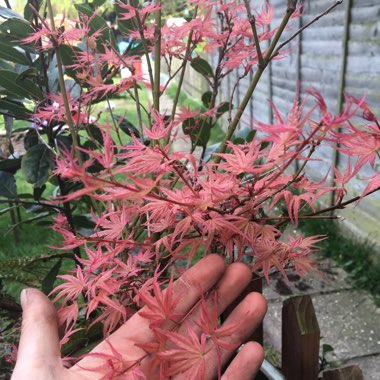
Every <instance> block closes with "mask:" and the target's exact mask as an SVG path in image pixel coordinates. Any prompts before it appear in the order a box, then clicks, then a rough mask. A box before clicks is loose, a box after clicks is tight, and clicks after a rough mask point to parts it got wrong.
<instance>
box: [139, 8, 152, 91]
mask: <svg viewBox="0 0 380 380" xmlns="http://www.w3.org/2000/svg"><path fill="white" fill-rule="evenodd" d="M135 12H136V16H135V17H134V18H135V20H136V22H137V27H138V31H139V34H140V38H141V44H142V46H143V49H144V54H145V58H146V63H147V65H148V73H149V79H150V83H151V85H152V89H153V87H154V85H153V84H154V79H153V69H152V63H151V61H150V57H149V50H148V44H147V42H146V38H145V35H144V27H143V25H142V22H141V19H140V13H139V11H138V9H137V8H135Z"/></svg>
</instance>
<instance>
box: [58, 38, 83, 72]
mask: <svg viewBox="0 0 380 380" xmlns="http://www.w3.org/2000/svg"><path fill="white" fill-rule="evenodd" d="M59 51H60V53H61V58H62V63H63V65H64V66H71V65H75V64H77V62H78V61H77V59H76V57H77V56H80V54H81V53H83V50H82V49H80V48H79V47H77V46H69V45H60V46H59ZM78 72H80V69H73V68H70V67H65V73H66V74H67V75H69V76H70V77H71V78H73V79H77V73H78Z"/></svg>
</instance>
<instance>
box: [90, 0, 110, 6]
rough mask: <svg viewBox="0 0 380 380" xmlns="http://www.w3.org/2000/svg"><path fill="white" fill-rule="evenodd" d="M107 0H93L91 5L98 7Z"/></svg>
mask: <svg viewBox="0 0 380 380" xmlns="http://www.w3.org/2000/svg"><path fill="white" fill-rule="evenodd" d="M106 1H107V0H93V1H92V3H91V5H92V6H93V7H94V8H98V7H101V6H102V5H103V4H104V3H105V2H106Z"/></svg>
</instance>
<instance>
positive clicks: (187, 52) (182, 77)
mask: <svg viewBox="0 0 380 380" xmlns="http://www.w3.org/2000/svg"><path fill="white" fill-rule="evenodd" d="M197 13H198V5H197V6H196V7H195V9H194V14H193V20H194V19H195V18H196V17H197ZM193 34H194V29H192V30H191V31H190V33H189V37H188V40H187V45H186V52H185V58H184V60H183V66H182V71H181V75H180V77H179V80H178V87H177V92H176V94H175V96H174V99H173V107H172V116H171V119H172V120H174V117H175V113H176V110H177V105H178V101H179V96H180V94H181V89H182V85H183V81H184V79H185V72H186V67H187V62H188V60H189V58H191V43H192V40H193Z"/></svg>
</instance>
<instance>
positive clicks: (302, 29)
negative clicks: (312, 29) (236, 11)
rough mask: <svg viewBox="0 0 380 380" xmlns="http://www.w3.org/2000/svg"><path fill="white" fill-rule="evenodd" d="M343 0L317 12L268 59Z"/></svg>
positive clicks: (338, 0) (337, 0)
mask: <svg viewBox="0 0 380 380" xmlns="http://www.w3.org/2000/svg"><path fill="white" fill-rule="evenodd" d="M244 1H245V0H244ZM342 3H343V0H336V2H335V4H333V5H331V6H330V7H329V8H327V9H326V10H325V11H324V12H322V13H321V14H319V15H318V16H317V17H315V18H313V19H312V20H311V21H310V22H308V23H307V24H305V25H304V26H303V27H302V28H300V29H298V30H297V31H296V32H295V33H294V34H293V35H292V36H291V37H289V38H288V39H287V40H286V41H284V42H283V43H281V44H280V45H278V47H277V49H276V51H275V52H274V53H273V54H272V56H271V57H270V59H271V60H272V59H273V58H274V57H276V56H277V55H278V54H279V53H280V50H281V49H282V48H283V47H284V46H285V45H287V44H288V43H289V42H290V41H292V40H294V39H295V38H296V37H297V36H298V35H299V34H301V33H302V32H303V31H304V30H305V29H307V28H308V27H309V26H311V25H313V24H314V23H315V22H317V21H318V20H319V19H320V18H322V17H323V16H326V15H327V14H328V13H330V12H331V11H332V10H333V9H334V8H335V7H337V6H338V5H340V4H342Z"/></svg>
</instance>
